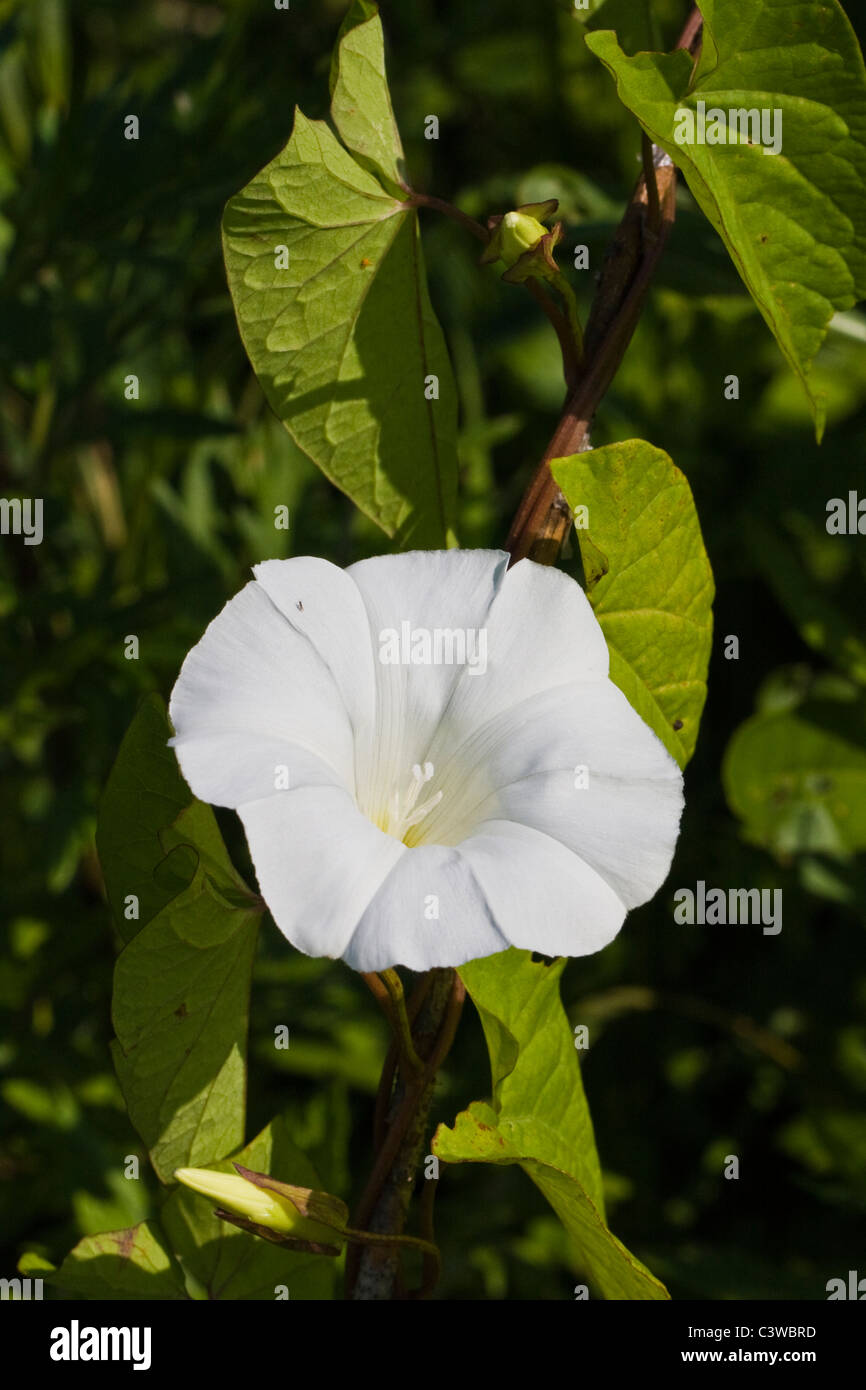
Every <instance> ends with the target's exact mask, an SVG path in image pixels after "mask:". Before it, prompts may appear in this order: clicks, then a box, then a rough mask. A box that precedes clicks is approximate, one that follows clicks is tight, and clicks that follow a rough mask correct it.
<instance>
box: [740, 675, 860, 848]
mask: <svg viewBox="0 0 866 1390" xmlns="http://www.w3.org/2000/svg"><path fill="white" fill-rule="evenodd" d="M828 693H829V692H828V691H827V687H826V685H825V697H824V698H823V699H820V698H819V699H811V700H807V701H805V702H804V703H803V704H801V705H799V706H798V707H797V708H796V709H794V710H783V711H780V712H778V713H761V714H756V715H753V716H752V718H751V719H747V720H746V722H745V723H744V724H741V725H740V727H739V728H738V729H737V731H736V733H735V734H734V736H733V738H732V739H731V741H730V743H729V744H728V747H727V750H726V752H725V758H724V762H723V765H722V781H723V783H724V788H725V794H726V796H727V798H728V804H729V805H730V807H731V810H732V811H733V812H734V814H735V815H737V816H739V817H740V819H741V820H742V822H743V828H744V830H745V833H746V836H747V838H748V839H750V840H751V841H753V842H754V843H756V844H759V845H763V846H764V847H765V848H766V849H769V850H772V851H773V852H774V853H776V854H778V855H791V854H797V853H802V852H806V851H809V852H812V853H816V852H819V853H824V854H830V855H834V856H836V857H839V858H845V857H847V856H848V855H849V854H851V853H854V852H856V851H858V850H863V849H866V700H864V699H863V697H862V695H861V694H860V693H859V692H857V693H856V694H855V690H854V687H851V688H850V691H849V692H848V693H847V694H845V693H844V692H842V691H840V698H836V699H830V698H827V695H828Z"/></svg>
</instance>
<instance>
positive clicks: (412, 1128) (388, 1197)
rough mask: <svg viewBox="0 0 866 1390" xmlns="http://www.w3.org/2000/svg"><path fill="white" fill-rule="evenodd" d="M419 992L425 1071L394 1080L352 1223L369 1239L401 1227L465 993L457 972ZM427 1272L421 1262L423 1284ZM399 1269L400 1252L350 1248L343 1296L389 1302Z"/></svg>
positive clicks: (435, 978) (433, 977)
mask: <svg viewBox="0 0 866 1390" xmlns="http://www.w3.org/2000/svg"><path fill="white" fill-rule="evenodd" d="M420 988H421V989H422V990H424V993H423V995H422V997H421V1002H420V1006H418V1008H417V1017H416V1018H415V1021H414V1024H413V1027H412V1039H413V1044H414V1047H415V1050H416V1052H417V1054H418V1056H419V1057H420V1058H421V1060H422V1062H423V1064H424V1066H423V1070H422V1071H421V1072H420V1073H419V1074H417V1075H416V1076H413V1077H412V1078H411V1079H407V1078H406V1076H405V1075H402V1074H401V1075H399V1076H398V1078H397V1082H396V1085H395V1087H394V1093H393V1096H392V1097H391V1104H390V1107H389V1110H388V1116H387V1121H386V1129H385V1139H384V1142H383V1144H382V1147H381V1148H380V1150H379V1153H378V1155H377V1157H376V1162H375V1164H374V1166H373V1171H372V1173H371V1174H370V1178H369V1180H368V1182H367V1186H366V1188H365V1190H364V1193H363V1195H362V1197H361V1200H360V1202H359V1204H358V1208H357V1211H356V1213H355V1218H354V1222H353V1225H354V1227H355V1228H360V1229H364V1230H366V1231H368V1232H369V1233H371V1234H377V1233H382V1234H398V1233H400V1232H401V1231H402V1229H403V1226H404V1224H405V1221H406V1215H407V1212H408V1207H409V1201H410V1199H411V1196H412V1187H413V1183H414V1179H415V1174H416V1171H417V1168H418V1163H419V1160H420V1157H421V1152H422V1147H423V1143H424V1136H425V1132H426V1126H427V1116H428V1113H429V1110H430V1104H431V1102H432V1099H433V1088H434V1086H435V1081H436V1072H437V1071H438V1069H439V1067H440V1066H441V1064H442V1062H443V1060H444V1058H445V1056H446V1055H447V1053H448V1050H449V1048H450V1047H451V1043H452V1042H453V1040H454V1034H455V1032H456V1030H457V1024H458V1021H459V1018H460V1011H461V1009H462V1007H463V1001H464V998H465V987H464V985H463V982H462V980H461V979H460V976H459V975H458V974H457V972H456V971H455V970H431V971H429V972H428V975H427V976H426V977H425V978H424V980H422V981H421V986H420ZM414 1002H415V1001H414V999H413V1000H412V1001H410V1004H409V1014H410V1016H411V1015H412V1013H413V1003H414ZM428 1243H429V1242H428ZM430 1258H432V1257H430ZM430 1268H431V1267H430V1265H429V1263H426V1262H425V1284H426V1282H427V1278H428V1274H429V1272H430ZM399 1269H400V1249H399V1248H395V1247H394V1246H393V1245H391V1246H388V1245H385V1244H383V1243H377V1244H375V1245H368V1246H367V1247H366V1248H364V1249H359V1248H358V1247H351V1248H350V1249H349V1251H348V1252H347V1256H346V1296H347V1297H348V1298H352V1299H356V1300H381V1299H391V1298H393V1297H394V1291H395V1288H396V1285H397V1281H398V1277H399Z"/></svg>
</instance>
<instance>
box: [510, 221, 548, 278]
mask: <svg viewBox="0 0 866 1390" xmlns="http://www.w3.org/2000/svg"><path fill="white" fill-rule="evenodd" d="M546 234H547V228H546V227H543V226H542V225H541V223H540V222H538V221H537V220H536V218H534V217H529V216H528V215H527V214H526V213H525V212H507V213H506V214H505V216H504V217H503V219H502V222H501V224H500V227H499V259H500V260H501V261H504V262H505V264H506V265H507V267H508V269H509V270H510V269H511V267H512V266H513V265H514V262H515V261H517V260H519V258H520V257H521V256H522V255H523V253H524V251H531V250H532V248H533V246H537V245H538V243H539V242H540V240H541V238H542V237H543V236H545V235H546Z"/></svg>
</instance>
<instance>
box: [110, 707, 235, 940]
mask: <svg viewBox="0 0 866 1390" xmlns="http://www.w3.org/2000/svg"><path fill="white" fill-rule="evenodd" d="M171 734H172V728H171V725H170V724H169V722H168V717H167V715H166V712H165V705H164V703H163V701H162V700H161V699H160V697H159V696H158V695H148V696H147V697H146V699H144V700H143V701H142V702H141V705H140V706H139V708H138V711H137V713H136V715H135V718H134V719H133V721H132V723H131V724H130V726H129V728H128V730H127V732H126V734H125V736H124V739H123V742H122V743H121V745H120V750H119V752H118V754H117V758H116V760H115V763H114V766H113V768H112V769H111V774H110V776H109V778H108V782H107V783H106V786H105V791H104V792H103V796H102V801H101V802H100V807H99V821H98V824H97V828H96V847H97V851H98V853H99V860H100V864H101V866H102V872H103V876H104V878H105V887H106V892H107V894H108V900H109V903H110V905H111V910H112V913H113V916H114V922H115V925H116V927H117V930H118V931H119V933H120V935H121V936H122V937H123V938H124V940H125V941H131V940H132V938H133V937H134V936H135V934H136V932H138V931H140V930H141V928H142V927H143V926H144V925H145V923H147V922H149V921H150V920H151V918H152V917H155V916H156V914H157V913H158V912H160V911H161V909H162V908H163V907H165V906H166V905H167V904H168V903H170V902H171V901H172V899H174V898H175V897H177V895H178V894H179V893H181V892H183V891H184V889H185V888H187V887H188V886H189V884H190V883H191V882H192V879H193V877H194V875H195V872H196V869H197V867H198V865H199V863H203V864H205V865H207V866H208V867H210V868H211V870H212V872H215V873H219V875H220V876H221V877H222V878H224V879H226V881H231V882H233V883H234V884H235V886H236V887H237V888H238V889H239V890H242V889H243V888H244V883H243V880H242V879H241V878H240V877H239V875H238V874H237V873H236V872H235V870H234V868H233V866H232V863H231V860H230V859H229V857H228V854H227V852H226V848H225V845H224V844H223V839H222V836H221V834H220V832H219V828H218V826H217V823H216V818H215V816H214V813H213V811H212V810H211V808H210V806H206V805H205V804H204V803H203V802H201V801H197V800H196V798H195V797H194V796H193V794H192V792H191V791H190V789H189V787H188V786H187V785H186V782H184V780H183V778H182V777H181V775H180V771H179V769H178V765H177V758H176V757H175V755H174V751H173V750H172V749H171V748H169V746H168V740H169V738H170V737H171ZM129 896H135V897H137V898H138V917H137V918H127V917H126V916H125V910H124V909H125V903H126V899H127V897H129Z"/></svg>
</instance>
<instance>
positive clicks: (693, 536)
mask: <svg viewBox="0 0 866 1390" xmlns="http://www.w3.org/2000/svg"><path fill="white" fill-rule="evenodd" d="M551 471H552V473H553V476H554V478H555V479H556V481H557V482H558V484H559V486H560V487H561V488H562V491H563V492H564V493H565V496H566V498H567V500H568V503H569V506H570V507H571V508H572V509H574V508H576V507H579V506H584V507H586V509H587V525H586V526H585V527H582V526H581V525H580V524H578V525H576V528H575V535H576V537H577V540H578V544H579V546H580V554H581V559H582V561H583V568H584V575H585V578H586V592H587V596H588V598H589V601H590V603H591V604H592V606H593V609H594V610H595V616H596V617H597V618H598V621H599V623H600V624H601V628H602V631H603V632H604V635H605V639H606V641H607V644H608V647H609V649H610V678H611V680H612V681H615V682H616V684H617V685H618V686H619V688H620V690H621V691H622V692H623V694H624V695H625V696H626V698H627V699H628V700H629V702H630V704H631V705H632V706H633V708H634V709H635V710H637V712H638V714H639V715H640V716H641V718H642V719H643V720H644V721H645V722H646V723H647V724H649V726H650V728H651V729H653V730H654V732H655V733H656V734H658V736H659V738H660V739H661V741H662V743H663V744H664V745H665V747H666V748H667V749H668V751H669V752H670V753H671V754H672V756H673V757H674V758H676V760H677V762H678V763H679V765H680V767H685V765H686V763H687V762H688V760H689V758H690V757H691V755H692V753H693V752H694V748H695V742H696V740H697V736H698V726H699V724H700V719H701V711H702V710H703V707H704V701H705V699H706V694H707V686H706V675H707V666H708V663H709V658H710V645H711V642H712V632H713V625H712V608H711V605H712V601H713V594H714V587H713V576H712V571H711V569H710V562H709V560H708V559H707V554H706V551H705V550H704V542H703V538H702V536H701V528H700V524H699V522H698V516H697V512H696V511H695V504H694V501H693V499H692V494H691V489H690V488H689V485H688V482H687V481H686V479H685V477H684V476H683V474H682V473H681V472H680V470H679V469H678V468H676V467H675V466H674V464H673V463H672V462H671V460H670V458H669V457H668V455H667V454H666V453H664V451H663V450H662V449H656V448H654V447H653V445H652V444H646V443H644V442H643V441H642V440H639V439H630V440H627V441H625V442H624V443H622V444H609V445H606V446H605V447H604V448H601V449H592V450H590V451H589V452H588V453H585V454H575V455H573V456H572V457H571V458H568V459H555V460H554V461H553V463H552V464H551Z"/></svg>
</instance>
